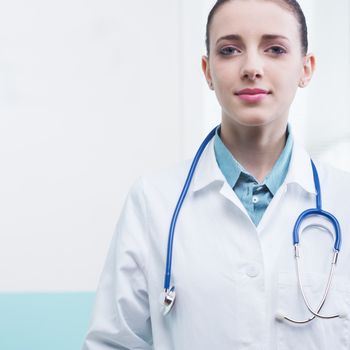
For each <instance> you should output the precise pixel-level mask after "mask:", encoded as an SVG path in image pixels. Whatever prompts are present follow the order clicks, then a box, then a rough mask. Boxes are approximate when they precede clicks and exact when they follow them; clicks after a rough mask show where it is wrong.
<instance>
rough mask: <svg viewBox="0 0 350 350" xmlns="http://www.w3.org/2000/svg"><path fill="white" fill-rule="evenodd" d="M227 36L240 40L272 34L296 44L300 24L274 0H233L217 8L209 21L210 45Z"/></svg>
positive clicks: (288, 10) (287, 9) (285, 8)
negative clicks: (238, 37)
mask: <svg viewBox="0 0 350 350" xmlns="http://www.w3.org/2000/svg"><path fill="white" fill-rule="evenodd" d="M229 34H238V35H240V36H242V37H243V39H244V37H247V36H252V35H253V36H256V37H260V36H262V35H264V34H275V35H282V36H285V37H287V38H288V39H289V40H290V41H292V42H293V41H296V42H297V43H299V23H298V21H297V19H296V17H295V15H294V13H293V12H292V11H291V10H290V9H289V8H287V7H286V6H284V5H282V4H280V3H279V1H274V0H232V1H228V2H226V3H224V4H223V5H222V6H221V7H219V8H218V9H217V11H216V13H215V14H214V17H213V18H212V23H211V27H210V37H211V42H212V43H213V42H215V41H216V40H217V39H218V38H219V37H221V36H224V35H229Z"/></svg>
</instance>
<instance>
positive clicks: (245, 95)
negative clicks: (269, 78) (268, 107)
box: [235, 88, 271, 104]
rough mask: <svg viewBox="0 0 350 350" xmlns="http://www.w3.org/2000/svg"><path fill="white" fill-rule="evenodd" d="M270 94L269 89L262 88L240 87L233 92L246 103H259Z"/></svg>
mask: <svg viewBox="0 0 350 350" xmlns="http://www.w3.org/2000/svg"><path fill="white" fill-rule="evenodd" d="M269 94H271V92H270V91H268V90H264V89H257V88H256V89H242V90H239V91H238V92H236V93H235V95H236V96H238V98H240V99H241V100H242V101H244V102H246V103H254V104H256V103H259V102H261V101H262V100H264V99H265V97H266V96H267V95H269Z"/></svg>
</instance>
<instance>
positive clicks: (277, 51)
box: [266, 46, 287, 56]
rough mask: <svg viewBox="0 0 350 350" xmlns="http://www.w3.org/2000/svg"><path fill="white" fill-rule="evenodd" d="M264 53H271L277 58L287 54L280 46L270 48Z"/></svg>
mask: <svg viewBox="0 0 350 350" xmlns="http://www.w3.org/2000/svg"><path fill="white" fill-rule="evenodd" d="M266 52H268V53H272V54H274V55H277V56H278V55H283V54H285V53H287V51H286V50H285V49H284V48H283V47H281V46H271V47H269V48H268V49H267V50H266Z"/></svg>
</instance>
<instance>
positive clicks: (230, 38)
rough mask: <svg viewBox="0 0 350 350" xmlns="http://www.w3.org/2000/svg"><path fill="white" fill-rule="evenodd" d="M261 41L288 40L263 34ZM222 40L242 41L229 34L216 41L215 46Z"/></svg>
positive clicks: (235, 35)
mask: <svg viewBox="0 0 350 350" xmlns="http://www.w3.org/2000/svg"><path fill="white" fill-rule="evenodd" d="M262 39H263V40H275V39H284V40H287V41H289V39H288V38H287V37H285V36H283V35H279V34H264V35H263V36H262ZM222 40H235V41H243V40H242V37H241V36H240V35H238V34H229V35H224V36H222V37H220V38H219V39H218V40H216V44H218V43H219V42H220V41H222Z"/></svg>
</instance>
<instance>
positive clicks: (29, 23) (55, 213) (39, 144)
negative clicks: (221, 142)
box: [0, 0, 350, 292]
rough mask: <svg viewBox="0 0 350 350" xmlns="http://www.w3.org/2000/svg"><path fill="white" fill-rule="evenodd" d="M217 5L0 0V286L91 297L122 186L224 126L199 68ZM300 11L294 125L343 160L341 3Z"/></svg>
mask: <svg viewBox="0 0 350 350" xmlns="http://www.w3.org/2000/svg"><path fill="white" fill-rule="evenodd" d="M214 2H215V1H213V0H193V1H187V2H186V1H185V0H177V1H173V0H172V1H170V0H152V1H147V2H145V1H141V0H136V1H130V2H128V1H112V0H101V1H98V2H97V1H91V0H87V1H79V0H70V1H68V0H63V1H60V2H56V3H54V2H47V1H39V0H33V1H31V2H27V1H23V0H22V1H21V0H13V1H8V2H5V1H2V3H1V6H0V53H1V54H0V118H1V127H0V160H1V171H0V212H1V215H0V292H2V291H78V290H94V289H95V287H96V283H97V279H98V276H99V273H100V270H101V268H102V264H103V261H104V258H105V254H106V250H107V247H108V244H109V241H110V238H111V235H112V231H113V229H114V225H115V223H116V220H117V218H118V215H119V211H120V208H121V205H122V203H123V200H124V198H125V195H126V192H127V190H128V188H129V187H130V185H131V183H132V182H133V181H134V180H135V178H136V177H138V176H139V175H141V174H142V173H145V172H147V171H149V170H151V169H155V168H159V167H164V166H167V165H169V164H171V163H175V162H177V161H179V160H180V159H183V158H184V157H191V156H192V155H193V153H194V151H195V149H196V147H197V146H198V144H199V142H200V141H201V139H202V137H203V136H204V134H205V133H206V132H207V131H209V129H210V128H211V127H213V126H214V125H216V124H217V123H218V122H219V120H220V109H219V106H218V104H217V102H216V99H215V97H214V94H213V93H212V92H211V91H210V90H209V89H208V88H207V86H206V83H205V80H204V78H203V76H202V72H201V68H200V58H201V55H202V54H204V53H205V46H204V34H205V22H206V17H207V13H208V11H209V9H210V7H211V6H212V5H213V3H214ZM301 3H302V4H303V6H304V9H305V12H306V15H307V17H308V22H309V27H310V41H311V42H312V44H311V47H312V50H314V51H315V52H316V54H317V55H318V57H319V64H318V70H317V72H316V75H315V79H314V82H313V83H312V84H311V86H310V87H309V88H308V89H306V90H304V91H302V92H301V93H300V94H299V95H298V98H297V100H296V102H295V104H294V106H293V109H292V111H291V116H292V119H291V121H292V124H293V126H294V131H295V134H296V135H297V136H298V138H301V139H302V140H303V142H304V143H305V144H306V145H307V147H308V148H309V149H310V151H311V152H312V153H313V154H318V155H321V156H322V157H324V158H325V157H326V156H327V155H326V153H325V152H322V150H323V149H324V148H325V147H324V145H325V144H328V143H329V142H331V143H334V144H335V145H336V147H338V148H336V147H335V146H334V147H333V148H331V149H328V153H329V152H330V154H331V155H329V154H328V157H330V158H333V160H334V155H332V154H334V152H337V154H340V151H339V147H340V148H341V150H342V152H343V154H345V156H344V157H343V163H342V164H343V165H344V164H345V163H346V161H348V160H347V159H348V158H350V157H348V154H349V153H348V152H349V150H350V148H347V147H348V146H346V145H347V142H348V140H349V138H348V136H349V135H350V128H349V94H350V91H349V81H350V73H349V69H350V67H349V62H350V60H349V51H350V50H349V43H350V40H349V34H350V30H349V15H350V10H349V3H348V1H347V0H337V2H332V4H331V3H330V2H329V1H328V0H318V1H316V0H304V1H301ZM329 124H331V125H332V127H331V128H329V127H327V126H328V125H329ZM337 140H341V142H343V143H339V142H338V143H337V142H336V141H337ZM344 142H345V144H346V145H345V146H344V145H343V144H344ZM339 144H340V146H339ZM332 152H333V153H332ZM338 158H339V157H338ZM349 169H350V167H349Z"/></svg>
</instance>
